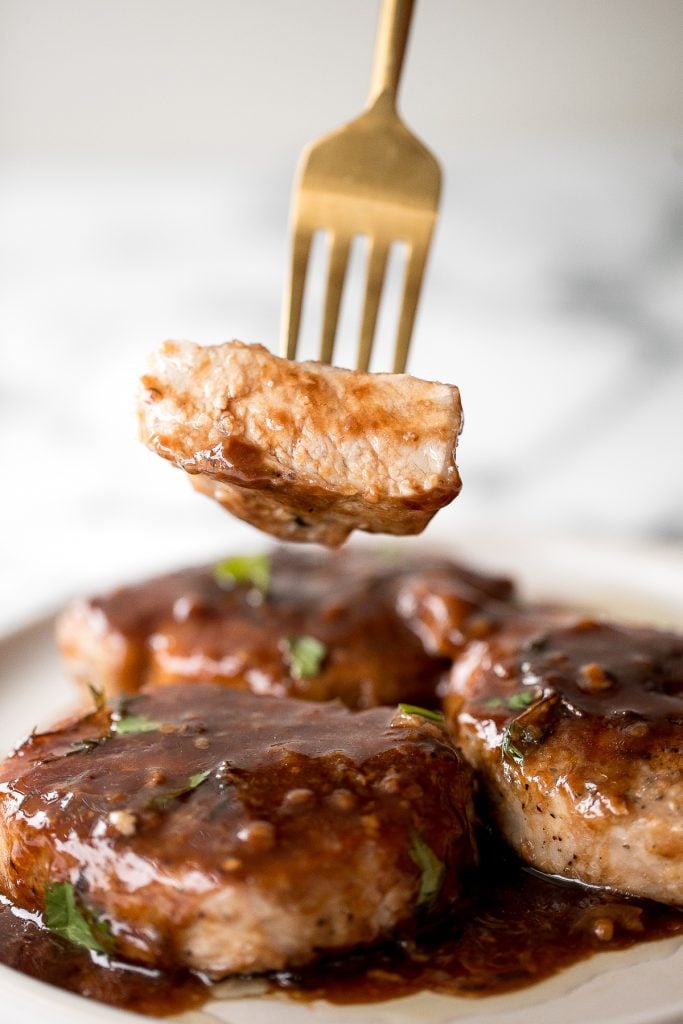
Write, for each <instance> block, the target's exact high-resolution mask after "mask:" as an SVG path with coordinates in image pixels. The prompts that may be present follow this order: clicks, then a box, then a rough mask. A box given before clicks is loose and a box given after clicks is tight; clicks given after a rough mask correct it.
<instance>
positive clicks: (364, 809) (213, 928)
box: [0, 683, 475, 977]
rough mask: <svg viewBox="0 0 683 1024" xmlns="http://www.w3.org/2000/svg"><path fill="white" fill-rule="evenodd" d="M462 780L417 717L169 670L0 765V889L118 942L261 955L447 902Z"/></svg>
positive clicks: (465, 864)
mask: <svg viewBox="0 0 683 1024" xmlns="http://www.w3.org/2000/svg"><path fill="white" fill-rule="evenodd" d="M470 794H471V779H470V770H469V768H468V766H467V764H466V763H465V762H464V760H463V759H462V758H461V756H460V755H459V754H458V752H457V751H456V750H455V748H454V747H453V746H452V744H451V743H450V741H449V740H448V738H447V736H446V733H445V732H444V730H443V728H442V727H441V726H440V725H438V724H436V723H434V722H432V721H429V720H427V719H425V718H424V717H421V716H419V715H415V714H412V713H411V714H406V713H403V712H397V711H396V710H395V709H389V708H381V709H379V708H378V709H373V710H370V711H364V712H356V713H354V712H351V711H349V710H347V709H346V708H344V707H343V706H342V705H340V704H334V703H333V704H326V705H321V704H312V703H309V702H303V701H288V700H284V701H283V700H279V699H277V698H269V697H255V696H254V695H253V694H249V693H239V692H234V691H230V690H226V689H225V687H222V686H220V685H217V684H213V683H195V684H193V685H177V686H168V687H164V688H161V689H157V690H155V691H153V692H150V693H146V694H143V695H140V696H138V697H136V698H132V699H131V700H129V701H128V702H127V703H126V704H125V705H124V706H123V708H122V709H120V710H119V711H118V712H115V713H114V714H113V715H112V713H111V712H110V711H109V710H107V709H104V708H103V709H99V710H96V711H94V712H93V713H91V714H89V715H87V716H85V717H84V718H81V719H79V720H77V721H73V722H71V723H70V724H69V723H67V724H65V725H62V726H61V727H58V728H57V729H55V730H54V731H53V732H48V733H43V734H37V735H36V734H32V735H31V736H30V737H29V739H28V740H26V741H25V742H24V743H23V744H22V745H21V746H20V747H19V748H18V749H17V750H16V751H14V753H13V754H12V755H10V756H9V757H8V758H7V759H6V760H5V761H4V763H3V764H2V765H1V766H0V888H1V889H2V891H3V892H4V893H5V895H6V896H7V897H9V898H10V899H11V900H12V901H14V902H15V903H16V904H18V905H19V906H20V907H24V908H26V909H28V910H29V911H41V912H42V911H46V922H47V925H48V926H49V927H54V928H57V929H61V931H60V934H64V929H65V928H69V927H71V931H70V932H69V936H70V937H74V936H75V937H76V940H77V941H81V942H84V944H85V941H86V940H87V941H89V942H92V944H93V945H91V948H100V949H103V950H105V951H107V952H109V953H112V954H115V955H116V956H123V957H126V958H128V959H131V960H134V961H138V962H142V963H144V964H148V965H155V966H164V967H172V966H183V967H190V968H194V969H196V970H200V971H204V972H206V973H207V974H209V975H210V976H212V977H220V976H222V975H225V974H227V973H229V972H244V971H266V970H276V969H281V968H285V967H288V966H293V965H301V964H305V963H308V962H310V961H313V960H315V959H316V958H317V957H319V956H320V955H321V954H322V953H323V952H325V951H332V950H341V949H346V948H349V947H353V946H356V945H359V944H364V943H371V942H374V941H375V940H377V939H378V938H380V937H383V936H387V935H393V934H400V933H405V932H406V931H408V932H410V931H411V930H412V929H414V927H415V925H416V923H419V922H420V921H422V920H425V921H426V920H429V919H431V918H432V917H433V916H434V915H435V914H438V913H440V912H442V911H446V910H449V909H453V908H454V907H455V906H457V905H458V904H459V902H460V900H461V899H462V897H463V887H464V885H465V884H466V881H465V876H466V872H467V870H468V869H469V867H470V866H471V865H472V864H473V863H474V861H475V848H474V841H473V837H472V817H473V815H472V808H471V796H470ZM57 901H59V905H58V907H57V910H55V902H57ZM46 904H47V905H46ZM77 918H80V920H77ZM76 924H77V925H78V927H76Z"/></svg>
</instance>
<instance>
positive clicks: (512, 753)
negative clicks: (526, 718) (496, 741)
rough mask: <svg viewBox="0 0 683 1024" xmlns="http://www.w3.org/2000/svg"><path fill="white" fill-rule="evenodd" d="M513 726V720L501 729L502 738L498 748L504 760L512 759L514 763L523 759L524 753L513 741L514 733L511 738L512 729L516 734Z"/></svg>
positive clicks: (518, 762)
mask: <svg viewBox="0 0 683 1024" xmlns="http://www.w3.org/2000/svg"><path fill="white" fill-rule="evenodd" d="M514 726H515V722H514V721H513V722H510V723H509V724H508V725H506V727H505V729H504V731H503V739H502V742H501V747H500V750H501V755H502V757H503V760H504V761H505V760H507V761H514V762H515V763H516V764H521V763H522V761H523V760H524V754H523V753H522V751H521V750H520V749H519V747H518V746H517V745H516V743H515V739H517V736H516V735H515V737H514V739H513V731H514V732H515V734H516V730H515V729H514Z"/></svg>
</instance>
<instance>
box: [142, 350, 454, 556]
mask: <svg viewBox="0 0 683 1024" xmlns="http://www.w3.org/2000/svg"><path fill="white" fill-rule="evenodd" d="M139 419H140V431H141V437H142V440H143V441H144V442H145V444H147V445H148V446H149V447H150V448H151V449H152V450H153V451H155V452H157V454H158V455H161V456H162V457H163V458H165V459H168V460H169V461H170V462H173V463H175V465H176V466H179V467H180V468H182V469H184V470H185V471H186V472H187V473H188V474H190V476H191V479H192V483H193V484H194V486H195V487H196V488H197V489H198V490H200V491H202V492H204V493H205V494H208V495H210V496H211V497H213V498H215V499H216V500H217V501H218V502H220V504H221V505H223V506H224V507H225V508H226V509H228V510H229V511H230V512H232V513H233V515H235V516H237V517H238V518H239V519H244V520H246V521H247V522H249V523H252V524H253V525H254V526H258V527H259V528H260V529H261V530H264V531H265V532H266V533H270V534H273V536H275V537H279V538H280V539H282V540H293V541H317V542H318V543H321V544H327V545H330V546H337V545H339V544H341V543H342V542H343V541H344V540H345V539H346V537H347V536H348V534H349V533H350V532H351V531H352V530H366V531H368V532H370V533H393V534H414V533H420V532H421V531H422V530H423V529H424V528H425V526H426V525H427V523H428V522H429V520H430V519H431V518H432V516H433V515H434V513H435V512H436V511H437V510H438V509H440V508H442V507H443V506H444V505H447V504H448V503H449V502H450V501H452V500H453V498H455V497H456V495H457V494H458V492H459V491H460V477H459V476H458V471H457V469H456V466H455V447H456V444H457V440H458V435H459V433H460V429H461V426H462V411H461V407H460V396H459V393H458V389H457V388H455V387H451V386H450V385H446V384H435V383H429V382H427V381H422V380H418V379H416V378H415V377H410V376H408V375H407V374H382V373H358V372H355V371H351V370H343V369H339V368H338V367H332V366H325V365H323V364H321V363H313V362H305V363H296V362H292V361H290V360H287V359H280V358H278V357H277V356H273V355H271V353H270V352H268V350H267V349H265V348H263V346H261V345H245V344H242V342H239V341H232V342H227V343H226V344H224V345H215V346H207V347H201V346H199V345H194V344H192V343H190V342H172V341H168V342H166V343H165V344H164V345H162V347H161V349H160V350H159V351H158V352H157V353H156V354H155V355H154V356H153V357H152V359H151V361H150V367H149V372H148V373H147V374H146V376H144V377H143V378H142V389H141V394H140V401H139Z"/></svg>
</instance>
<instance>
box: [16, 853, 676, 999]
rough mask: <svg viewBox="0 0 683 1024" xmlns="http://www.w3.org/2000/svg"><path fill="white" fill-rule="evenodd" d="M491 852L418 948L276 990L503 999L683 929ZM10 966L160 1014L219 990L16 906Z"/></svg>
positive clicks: (659, 913) (360, 956)
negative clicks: (124, 957) (49, 928)
mask: <svg viewBox="0 0 683 1024" xmlns="http://www.w3.org/2000/svg"><path fill="white" fill-rule="evenodd" d="M484 849H485V852H484V861H483V865H482V872H481V878H480V880H479V882H478V883H477V885H478V889H477V894H476V895H475V897H474V898H473V901H472V903H471V905H470V906H469V907H468V908H467V909H466V910H465V911H463V912H461V913H460V914H458V915H457V916H456V917H455V918H454V919H453V920H449V921H444V922H442V923H441V925H440V927H439V929H438V931H437V932H435V933H433V934H431V935H430V936H429V937H425V938H423V939H422V940H421V941H419V942H417V943H415V942H409V943H402V944H394V945H386V946H383V947H380V948H377V949H373V950H370V951H365V952H358V951H356V952H354V953H352V954H349V955H347V956H342V957H338V958H335V959H333V960H328V961H326V962H325V963H322V964H319V965H317V966H314V967H309V968H304V969H302V970H301V971H297V972H289V973H281V974H277V975H273V976H270V977H269V978H268V983H269V987H270V990H271V991H273V992H279V993H284V994H287V995H288V996H290V997H291V998H295V999H301V1000H312V999H320V998H322V999H327V1000H329V1001H330V1002H332V1003H337V1004H354V1003H356V1004H358V1003H368V1002H376V1001H380V1000H384V999H395V998H397V997H399V996H406V995H411V994H414V993H417V992H423V991H432V992H439V993H441V994H446V995H455V996H489V995H499V994H501V993H504V992H509V991H512V990H514V989H520V988H524V987H526V986H528V985H532V984H534V983H535V982H538V981H542V980H543V979H544V978H547V977H549V976H550V975H552V974H556V973H558V972H559V971H561V970H563V969H564V968H566V967H569V966H570V965H572V964H575V963H577V962H579V961H581V960H585V959H586V958H588V957H590V956H592V955H593V954H594V953H598V952H606V951H609V950H620V949H625V948H627V947H629V946H634V945H636V944H637V943H639V942H650V941H653V940H655V939H665V938H670V937H672V936H676V935H683V911H681V910H677V909H675V908H672V907H666V906H663V905H660V904H654V903H649V902H647V901H645V900H637V899H631V898H629V897H625V896H621V895H619V894H616V893H611V892H607V891H599V890H596V889H589V888H586V887H583V886H580V885H577V884H571V883H566V882H561V881H558V880H555V879H552V878H547V877H543V876H540V875H538V874H536V873H533V872H530V871H528V870H526V869H525V868H524V867H523V866H522V865H521V864H520V863H519V862H518V861H517V860H516V859H515V858H514V857H512V856H511V855H510V854H509V853H507V852H506V851H501V850H500V848H499V847H497V846H496V845H494V844H491V845H489V847H488V848H487V847H486V844H484ZM17 913H19V914H21V915H22V916H17ZM0 962H2V963H4V964H6V965H7V966H8V967H12V968H14V969H16V970H18V971H22V972H23V973H24V974H28V975H30V976H31V977H33V978H37V979H39V980H41V981H46V982H48V983H50V984H53V985H56V986H58V987H59V988H63V989H67V990H68V991H71V992H76V993H79V994H80V995H83V996H87V997H89V998H90V999H94V1000H96V1001H98V1002H102V1003H107V1004H109V1005H111V1006H116V1007H119V1008H121V1009H128V1010H135V1011H137V1012H140V1013H146V1014H150V1015H152V1016H158V1017H163V1016H167V1015H170V1014H174V1013H179V1012H181V1011H183V1010H187V1009H190V1008H193V1007H197V1006H201V1005H202V1004H204V1003H205V1002H207V1001H208V1000H210V999H211V997H212V986H211V985H210V984H207V983H206V982H205V981H204V980H203V979H201V978H199V977H197V976H195V975H192V974H190V973H177V974H175V973H164V972H161V971H154V970H146V969H145V970H141V969H140V968H136V967H134V966H132V965H125V964H121V963H108V962H107V961H106V960H105V959H104V958H103V957H100V956H98V955H97V954H94V955H92V956H91V954H90V953H89V952H88V951H87V950H84V949H80V948H79V947H76V946H73V945H71V944H70V943H68V942H65V941H64V940H62V939H60V938H57V937H56V936H54V935H51V934H50V933H49V932H46V931H45V930H44V929H43V928H41V927H40V926H39V924H38V923H36V919H35V918H31V917H27V916H26V915H25V914H23V912H21V911H19V912H15V911H13V909H12V908H11V907H10V906H9V905H7V904H5V905H2V906H0Z"/></svg>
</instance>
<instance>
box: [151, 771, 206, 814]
mask: <svg viewBox="0 0 683 1024" xmlns="http://www.w3.org/2000/svg"><path fill="white" fill-rule="evenodd" d="M210 774H211V769H210V768H209V769H208V770H207V771H205V772H195V774H194V775H190V776H189V778H188V780H187V782H185V783H184V784H183V785H182V786H178V788H177V789H171V790H169V791H168V792H167V793H160V794H159V796H155V797H152V799H151V800H150V805H151V806H152V807H156V808H158V809H160V808H162V807H165V806H166V804H168V803H170V801H171V800H175V799H176V798H177V797H179V796H185V794H186V793H191V792H192V790H193V789H196V788H197V786H201V784H202V782H205V781H206V780H207V779H208V777H209V775H210Z"/></svg>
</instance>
